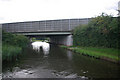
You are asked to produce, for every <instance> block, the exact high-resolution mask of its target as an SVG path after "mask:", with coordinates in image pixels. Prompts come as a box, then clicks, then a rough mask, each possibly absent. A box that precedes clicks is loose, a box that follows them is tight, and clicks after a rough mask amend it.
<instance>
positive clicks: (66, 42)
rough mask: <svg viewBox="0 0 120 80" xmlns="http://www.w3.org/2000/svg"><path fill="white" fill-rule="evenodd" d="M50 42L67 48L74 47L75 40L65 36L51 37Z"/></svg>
mask: <svg viewBox="0 0 120 80" xmlns="http://www.w3.org/2000/svg"><path fill="white" fill-rule="evenodd" d="M50 42H51V43H53V44H61V45H66V46H72V45H73V38H72V35H65V36H51V37H50Z"/></svg>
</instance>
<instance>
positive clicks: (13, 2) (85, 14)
mask: <svg viewBox="0 0 120 80" xmlns="http://www.w3.org/2000/svg"><path fill="white" fill-rule="evenodd" d="M118 1H119V0H0V23H10V22H23V21H40V20H54V19H70V18H90V17H95V16H97V15H100V14H101V13H102V12H105V13H107V14H112V15H114V16H117V14H118V12H117V9H118Z"/></svg>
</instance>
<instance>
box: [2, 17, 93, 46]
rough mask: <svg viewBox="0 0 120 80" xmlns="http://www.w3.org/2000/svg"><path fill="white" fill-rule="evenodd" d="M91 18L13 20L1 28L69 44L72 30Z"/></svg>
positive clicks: (86, 22) (52, 41) (70, 43)
mask: <svg viewBox="0 0 120 80" xmlns="http://www.w3.org/2000/svg"><path fill="white" fill-rule="evenodd" d="M90 20H91V18H83V19H59V20H44V21H29V22H15V23H5V24H2V29H3V30H5V31H7V32H10V33H14V34H18V35H19V34H21V35H25V36H29V37H30V36H40V37H42V36H47V37H49V38H50V42H51V43H56V44H63V45H67V46H71V45H72V44H73V43H72V42H73V40H72V30H73V29H74V28H75V27H77V26H79V25H83V24H88V22H89V21H90Z"/></svg>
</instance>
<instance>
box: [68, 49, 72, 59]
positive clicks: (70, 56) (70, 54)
mask: <svg viewBox="0 0 120 80" xmlns="http://www.w3.org/2000/svg"><path fill="white" fill-rule="evenodd" d="M67 57H68V59H69V60H72V57H73V55H72V52H71V51H67Z"/></svg>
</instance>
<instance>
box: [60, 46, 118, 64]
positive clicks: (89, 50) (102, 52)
mask: <svg viewBox="0 0 120 80" xmlns="http://www.w3.org/2000/svg"><path fill="white" fill-rule="evenodd" d="M60 47H62V48H65V49H68V50H71V51H73V52H76V53H79V54H82V55H84V56H88V57H92V58H96V59H101V60H106V61H110V62H114V63H118V64H120V59H119V53H118V52H120V50H118V49H113V48H95V47H75V46H64V45H60Z"/></svg>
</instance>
